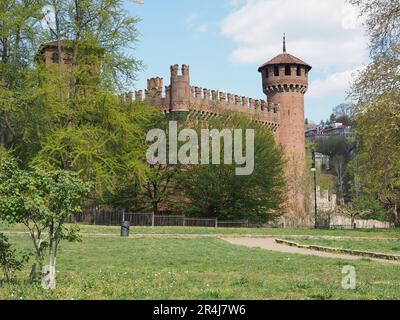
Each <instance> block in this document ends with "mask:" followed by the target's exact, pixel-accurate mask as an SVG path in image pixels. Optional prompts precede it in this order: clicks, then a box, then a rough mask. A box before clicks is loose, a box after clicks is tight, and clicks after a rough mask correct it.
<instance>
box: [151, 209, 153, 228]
mask: <svg viewBox="0 0 400 320" xmlns="http://www.w3.org/2000/svg"><path fill="white" fill-rule="evenodd" d="M151 226H152V227H154V211H153V214H152V216H151Z"/></svg>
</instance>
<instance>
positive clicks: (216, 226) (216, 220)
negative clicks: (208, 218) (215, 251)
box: [215, 218, 218, 228]
mask: <svg viewBox="0 0 400 320" xmlns="http://www.w3.org/2000/svg"><path fill="white" fill-rule="evenodd" d="M215 228H218V218H215Z"/></svg>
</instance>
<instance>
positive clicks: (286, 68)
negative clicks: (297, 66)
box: [285, 66, 292, 76]
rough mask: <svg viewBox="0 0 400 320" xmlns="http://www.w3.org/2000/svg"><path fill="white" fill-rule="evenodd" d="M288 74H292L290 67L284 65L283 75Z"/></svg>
mask: <svg viewBox="0 0 400 320" xmlns="http://www.w3.org/2000/svg"><path fill="white" fill-rule="evenodd" d="M290 75H292V70H291V69H290V66H285V76H290Z"/></svg>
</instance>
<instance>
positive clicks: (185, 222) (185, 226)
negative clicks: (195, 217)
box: [183, 216, 186, 227]
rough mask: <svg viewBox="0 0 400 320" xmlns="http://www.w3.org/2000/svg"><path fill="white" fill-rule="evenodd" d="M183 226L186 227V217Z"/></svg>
mask: <svg viewBox="0 0 400 320" xmlns="http://www.w3.org/2000/svg"><path fill="white" fill-rule="evenodd" d="M183 226H184V227H186V216H183Z"/></svg>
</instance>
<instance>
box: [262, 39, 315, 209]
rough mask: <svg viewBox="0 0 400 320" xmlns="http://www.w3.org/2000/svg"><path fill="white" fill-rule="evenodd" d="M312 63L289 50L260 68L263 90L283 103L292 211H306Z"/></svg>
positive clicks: (281, 134)
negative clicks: (307, 118)
mask: <svg viewBox="0 0 400 320" xmlns="http://www.w3.org/2000/svg"><path fill="white" fill-rule="evenodd" d="M311 68H312V67H311V66H310V65H308V64H307V63H305V62H304V61H302V60H300V59H299V58H296V57H294V56H292V55H290V54H288V53H287V52H286V40H285V37H284V39H283V53H282V54H279V55H278V56H276V57H275V58H273V59H272V60H269V61H268V62H266V63H265V64H263V65H262V66H261V67H260V68H259V69H258V71H259V72H261V75H262V86H263V91H264V93H265V94H266V95H267V99H268V102H270V103H274V104H278V105H279V106H280V122H279V127H278V131H277V140H278V142H279V143H280V145H281V146H282V148H283V151H284V154H285V156H286V160H287V165H286V178H287V179H286V180H287V182H288V206H289V208H288V209H289V212H292V213H296V214H297V213H298V212H304V210H305V209H304V193H303V192H302V191H301V190H303V188H304V186H303V185H302V184H303V183H302V181H303V179H304V170H305V165H306V163H305V162H306V153H305V152H306V146H305V136H304V131H305V129H304V95H305V93H306V92H307V89H308V73H309V71H310V70H311Z"/></svg>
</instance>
